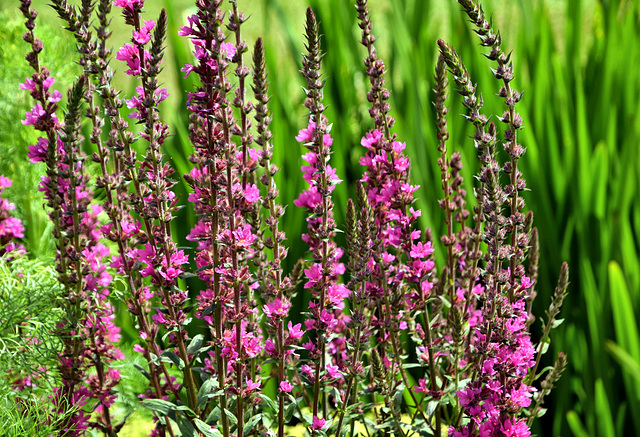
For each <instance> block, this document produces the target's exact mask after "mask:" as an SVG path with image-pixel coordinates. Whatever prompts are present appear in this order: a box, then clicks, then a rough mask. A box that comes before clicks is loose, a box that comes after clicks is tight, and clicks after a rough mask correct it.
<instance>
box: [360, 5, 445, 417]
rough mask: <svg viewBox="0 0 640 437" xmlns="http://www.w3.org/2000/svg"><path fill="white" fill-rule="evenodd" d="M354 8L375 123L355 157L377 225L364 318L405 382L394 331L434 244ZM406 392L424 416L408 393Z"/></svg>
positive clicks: (412, 301)
mask: <svg viewBox="0 0 640 437" xmlns="http://www.w3.org/2000/svg"><path fill="white" fill-rule="evenodd" d="M356 10H357V12H358V22H359V26H360V28H361V29H362V40H361V42H362V44H363V45H364V46H365V47H366V48H367V57H366V58H365V59H364V63H365V67H366V74H367V76H368V77H369V80H370V82H371V89H370V91H369V93H368V94H367V99H368V100H369V102H370V103H371V108H370V110H369V113H370V115H371V117H372V118H373V120H374V127H375V128H374V129H373V130H372V131H370V132H367V133H366V135H365V136H364V138H362V141H361V145H362V146H363V147H365V149H366V151H365V154H364V156H363V157H362V158H360V164H361V165H363V166H364V167H365V172H364V175H363V177H362V179H361V180H360V182H361V183H362V185H363V186H364V189H365V191H366V193H367V196H368V201H369V203H370V205H371V208H372V210H373V216H374V220H375V226H374V229H376V232H375V235H372V242H373V247H374V251H373V254H372V256H371V258H370V259H369V260H367V262H368V263H369V264H370V265H371V270H372V275H371V278H370V280H369V281H367V284H366V285H365V292H366V299H368V300H369V302H370V304H369V308H368V313H369V315H368V317H369V318H370V319H371V320H373V319H374V318H375V320H376V326H375V331H374V332H375V335H376V336H378V337H379V338H382V339H384V340H383V341H381V342H380V343H379V347H380V349H381V351H382V354H381V357H382V358H383V359H384V360H386V363H387V365H389V366H393V370H395V371H397V372H399V373H400V375H401V378H402V381H403V382H404V384H405V385H406V386H409V380H408V377H407V375H406V372H405V370H404V367H403V365H402V363H401V362H400V361H401V358H400V357H401V355H402V353H403V351H402V350H401V348H400V344H399V335H398V332H399V331H400V330H401V329H404V327H405V326H408V325H407V324H406V320H411V319H412V317H411V316H410V314H411V313H412V312H414V311H417V310H418V309H420V310H422V308H423V302H424V301H425V300H426V298H427V297H428V296H429V295H430V292H431V289H432V287H433V283H432V281H431V279H430V277H431V275H432V270H433V268H434V267H435V263H434V262H433V260H432V259H431V254H432V253H433V248H432V245H431V242H430V241H420V240H421V238H420V237H421V234H422V233H421V231H420V230H417V229H414V226H415V224H416V222H417V220H418V218H419V217H420V214H421V213H420V211H419V210H415V209H414V208H412V207H411V204H412V203H413V202H414V198H413V193H414V192H415V191H416V190H417V189H418V188H419V187H418V186H414V185H411V184H410V182H409V173H410V167H411V162H410V159H409V158H408V157H407V156H405V154H404V149H405V147H406V144H405V143H402V142H400V141H398V140H397V135H396V134H395V133H393V134H392V133H391V128H392V126H393V124H394V120H393V118H392V117H391V116H390V115H388V114H389V112H390V107H389V103H388V102H387V100H388V99H389V95H390V94H389V91H388V90H387V89H386V88H384V83H385V79H384V72H385V67H384V62H383V61H382V60H380V59H378V57H377V54H376V50H375V47H374V42H375V37H374V36H373V35H372V26H371V21H370V17H369V10H368V8H367V2H366V0H358V1H357V2H356ZM387 349H388V352H387ZM389 357H393V358H394V359H393V360H391V359H390V358H389ZM385 390H387V388H385ZM409 393H410V396H411V397H412V400H413V402H414V405H417V406H418V411H419V413H420V414H421V416H423V417H424V412H423V411H422V408H421V407H420V406H419V403H418V401H417V399H416V398H415V396H414V393H413V391H411V390H410V391H409ZM395 415H396V413H395V411H393V412H392V418H393V419H394V420H397V419H396V417H395Z"/></svg>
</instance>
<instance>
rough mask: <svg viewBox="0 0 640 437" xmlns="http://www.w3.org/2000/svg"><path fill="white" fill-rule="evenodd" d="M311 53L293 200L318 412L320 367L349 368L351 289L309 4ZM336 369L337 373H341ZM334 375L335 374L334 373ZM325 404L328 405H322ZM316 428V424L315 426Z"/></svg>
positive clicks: (306, 61) (316, 35)
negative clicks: (300, 213) (303, 217)
mask: <svg viewBox="0 0 640 437" xmlns="http://www.w3.org/2000/svg"><path fill="white" fill-rule="evenodd" d="M305 36H306V44H305V48H306V53H305V54H304V55H303V58H302V66H303V68H302V70H301V73H302V76H303V77H304V78H305V80H306V83H307V87H306V96H307V98H306V99H305V103H304V105H305V107H306V108H307V109H309V113H310V117H309V124H308V126H307V128H306V129H302V130H301V131H300V132H299V134H298V136H297V137H296V140H297V141H298V142H300V143H302V144H303V145H304V146H305V147H306V148H307V149H308V150H309V152H308V153H306V154H305V155H304V156H303V159H304V160H305V161H306V162H307V163H308V164H309V165H305V166H302V171H303V172H304V179H305V180H306V181H307V183H308V184H309V189H307V190H305V191H303V192H302V193H301V194H300V196H299V197H298V198H297V199H296V200H295V201H294V204H295V205H296V206H298V207H302V208H306V209H307V211H308V213H309V216H308V217H307V229H308V233H307V234H303V236H302V239H303V240H304V241H305V242H306V243H307V244H308V245H309V248H310V250H311V255H312V258H313V263H312V264H311V266H309V268H308V269H305V271H304V272H305V276H306V278H307V282H306V284H305V286H304V287H305V289H309V290H310V291H311V292H312V294H313V296H314V298H315V302H310V303H309V310H310V312H311V318H310V319H308V320H307V321H306V322H305V324H306V327H307V329H308V330H315V331H316V333H317V337H316V344H315V346H314V348H313V349H314V350H313V354H314V356H315V354H317V356H318V358H319V359H318V360H317V361H316V362H315V363H314V364H315V369H314V372H315V374H314V381H313V382H314V386H313V406H312V410H313V415H314V416H318V414H319V413H318V406H319V404H322V405H324V401H321V398H322V399H324V393H321V387H320V385H321V376H320V373H321V371H322V370H324V369H329V368H330V367H329V366H337V368H338V369H340V370H343V369H344V368H345V365H346V363H345V361H344V360H345V358H346V353H345V345H344V343H343V342H342V340H341V339H340V336H339V335H335V336H333V335H332V334H339V333H340V332H342V331H343V330H344V329H345V324H344V314H343V313H342V309H343V308H344V304H343V300H344V299H345V298H346V297H347V296H348V295H349V294H350V291H349V290H348V289H347V288H346V287H345V286H344V285H343V284H340V283H338V281H337V279H338V276H339V275H341V274H343V273H344V265H343V264H342V263H340V262H339V260H340V257H341V256H342V250H340V249H339V248H338V247H337V246H336V244H335V242H334V241H333V238H334V236H335V229H336V222H335V220H334V218H333V201H332V199H331V193H332V191H333V190H334V188H335V186H336V185H337V184H338V183H340V179H339V178H338V176H337V174H336V171H335V169H333V168H332V167H331V166H330V165H329V164H328V163H329V157H330V155H331V145H332V144H333V139H332V138H331V135H330V134H329V130H330V127H329V125H328V124H327V119H326V117H325V116H324V114H323V112H324V110H325V106H324V105H323V103H322V96H323V87H324V82H325V81H324V79H323V78H322V70H321V63H322V56H323V55H322V51H321V48H320V34H319V25H318V22H317V21H316V17H315V14H314V13H313V10H312V9H311V8H307V15H306V23H305ZM326 338H330V339H331V340H330V348H329V349H330V350H333V353H332V355H333V356H332V362H328V361H327V360H326V357H327V355H326V354H325V351H326V347H327V343H326V342H325V339H326ZM336 375H337V374H336ZM330 378H331V377H330ZM342 381H343V378H342V376H338V378H337V379H336V380H335V382H336V383H337V384H340V383H341V382H342ZM323 410H324V407H323ZM312 431H313V432H314V434H315V429H312Z"/></svg>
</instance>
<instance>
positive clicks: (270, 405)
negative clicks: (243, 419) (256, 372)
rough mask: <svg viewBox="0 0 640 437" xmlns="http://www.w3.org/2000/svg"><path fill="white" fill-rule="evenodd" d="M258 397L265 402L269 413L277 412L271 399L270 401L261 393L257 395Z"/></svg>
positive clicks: (276, 407)
mask: <svg viewBox="0 0 640 437" xmlns="http://www.w3.org/2000/svg"><path fill="white" fill-rule="evenodd" d="M258 396H260V398H261V399H262V400H263V401H264V402H266V404H267V406H268V407H269V409H270V410H271V411H273V412H274V413H275V412H277V411H278V405H277V404H276V403H275V401H274V400H273V399H271V398H270V397H269V396H266V395H264V394H262V393H259V394H258Z"/></svg>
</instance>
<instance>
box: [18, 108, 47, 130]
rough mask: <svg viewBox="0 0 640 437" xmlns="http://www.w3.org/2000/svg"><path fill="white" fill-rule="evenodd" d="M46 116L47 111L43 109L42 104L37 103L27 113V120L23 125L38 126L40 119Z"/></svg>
mask: <svg viewBox="0 0 640 437" xmlns="http://www.w3.org/2000/svg"><path fill="white" fill-rule="evenodd" d="M45 114H46V111H45V110H44V109H42V105H40V103H36V104H35V105H34V107H33V108H32V109H31V111H29V112H27V113H25V119H24V120H22V124H24V125H25V126H29V125H32V124H36V123H37V122H38V120H39V119H40V117H43V116H44V115H45Z"/></svg>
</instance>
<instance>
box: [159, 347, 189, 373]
mask: <svg viewBox="0 0 640 437" xmlns="http://www.w3.org/2000/svg"><path fill="white" fill-rule="evenodd" d="M160 361H162V362H163V363H170V364H175V365H176V367H177V368H178V369H180V370H183V369H184V361H182V358H180V357H179V356H178V355H177V354H176V353H175V352H172V351H164V352H162V356H161V357H160Z"/></svg>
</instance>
